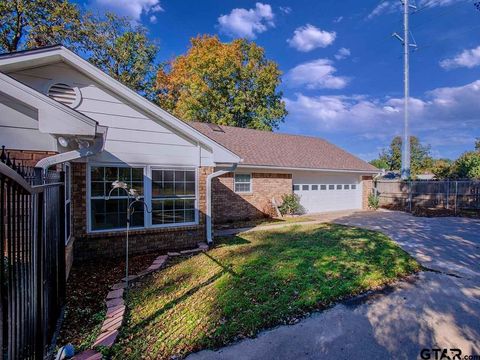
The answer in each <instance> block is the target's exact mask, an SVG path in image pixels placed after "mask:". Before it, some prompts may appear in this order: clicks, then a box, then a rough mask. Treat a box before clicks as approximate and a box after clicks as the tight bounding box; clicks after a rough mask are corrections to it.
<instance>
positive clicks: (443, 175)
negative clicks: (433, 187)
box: [431, 159, 453, 179]
mask: <svg viewBox="0 0 480 360" xmlns="http://www.w3.org/2000/svg"><path fill="white" fill-rule="evenodd" d="M431 171H432V173H433V174H434V175H435V177H436V178H437V179H449V178H451V177H452V172H453V166H452V161H451V160H450V159H435V160H433V164H432V167H431Z"/></svg>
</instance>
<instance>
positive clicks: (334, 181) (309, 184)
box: [293, 173, 362, 213]
mask: <svg viewBox="0 0 480 360" xmlns="http://www.w3.org/2000/svg"><path fill="white" fill-rule="evenodd" d="M293 183H294V185H297V186H295V187H294V193H295V194H297V195H299V196H300V203H301V204H302V206H303V207H304V209H305V211H306V212H307V213H315V212H327V211H338V210H351V209H360V208H361V206H362V187H361V186H360V182H359V177H358V176H357V175H350V174H346V175H345V174H340V175H338V176H335V175H330V174H329V175H323V174H318V173H316V174H311V173H310V174H294V177H293ZM345 185H347V186H345ZM316 189H317V190H316Z"/></svg>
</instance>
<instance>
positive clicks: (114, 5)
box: [92, 0, 163, 22]
mask: <svg viewBox="0 0 480 360" xmlns="http://www.w3.org/2000/svg"><path fill="white" fill-rule="evenodd" d="M92 2H93V5H94V6H96V7H99V8H102V9H105V10H110V11H113V12H115V13H117V14H119V15H122V16H129V17H131V18H132V19H133V20H134V21H137V22H138V21H140V17H141V16H142V14H151V15H153V13H156V12H160V11H163V8H162V6H161V5H160V0H92Z"/></svg>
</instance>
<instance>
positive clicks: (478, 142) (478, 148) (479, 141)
mask: <svg viewBox="0 0 480 360" xmlns="http://www.w3.org/2000/svg"><path fill="white" fill-rule="evenodd" d="M475 151H478V152H480V137H477V138H476V139H475Z"/></svg>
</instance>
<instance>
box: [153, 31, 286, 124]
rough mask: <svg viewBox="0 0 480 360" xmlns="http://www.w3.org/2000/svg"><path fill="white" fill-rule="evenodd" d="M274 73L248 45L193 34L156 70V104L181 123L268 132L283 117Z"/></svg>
mask: <svg viewBox="0 0 480 360" xmlns="http://www.w3.org/2000/svg"><path fill="white" fill-rule="evenodd" d="M280 75H281V72H280V70H279V68H278V65H277V64H276V63H275V62H273V61H270V60H267V59H266V57H265V52H264V50H263V48H261V47H260V46H258V45H256V44H255V43H253V42H249V41H247V40H245V39H237V40H234V41H232V42H231V43H222V42H220V40H219V38H218V37H217V36H207V35H204V36H198V37H196V38H193V39H191V47H190V48H189V49H188V51H187V53H186V54H185V55H181V56H179V57H177V58H176V59H174V60H173V61H172V62H171V63H170V64H169V66H168V69H167V68H164V69H161V70H160V71H158V73H157V83H156V85H157V91H158V103H159V104H160V106H162V107H164V108H165V109H167V110H169V111H171V112H172V113H173V114H175V115H176V116H178V117H180V118H182V119H184V120H196V121H202V122H209V123H215V124H220V125H232V126H238V127H246V128H253V129H262V130H273V129H276V128H278V126H279V124H280V122H282V121H283V119H284V118H285V116H286V114H287V111H286V109H285V103H284V101H283V100H282V93H281V92H279V91H277V87H278V85H279V84H280V81H281V80H280Z"/></svg>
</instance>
